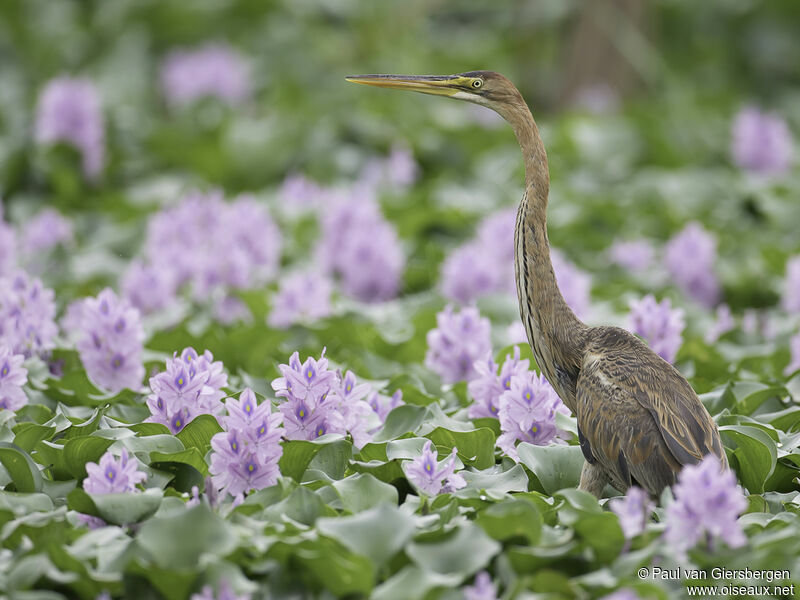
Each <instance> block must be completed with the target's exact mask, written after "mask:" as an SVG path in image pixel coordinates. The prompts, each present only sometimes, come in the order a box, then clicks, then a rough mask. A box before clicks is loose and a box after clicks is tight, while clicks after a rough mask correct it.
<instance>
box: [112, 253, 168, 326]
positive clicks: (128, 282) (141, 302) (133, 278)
mask: <svg viewBox="0 0 800 600" xmlns="http://www.w3.org/2000/svg"><path fill="white" fill-rule="evenodd" d="M120 285H121V287H122V293H123V295H124V296H125V299H126V300H128V302H130V303H131V304H133V306H135V307H136V308H138V309H139V310H140V311H141V313H142V314H145V315H147V314H150V313H153V312H156V311H159V310H163V309H165V308H167V307H169V306H171V305H172V304H173V303H174V302H175V292H176V289H175V279H174V275H173V273H172V272H171V271H170V270H169V269H168V268H165V267H164V266H160V265H159V264H158V263H155V264H149V263H145V262H144V261H142V260H134V261H133V262H131V263H130V265H129V266H128V269H127V271H125V274H124V275H123V277H122V281H121V284H120Z"/></svg>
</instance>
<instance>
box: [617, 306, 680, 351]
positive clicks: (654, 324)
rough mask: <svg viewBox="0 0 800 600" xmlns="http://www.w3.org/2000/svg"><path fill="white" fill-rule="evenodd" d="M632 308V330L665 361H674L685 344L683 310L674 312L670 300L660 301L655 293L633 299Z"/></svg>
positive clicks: (677, 309) (678, 309)
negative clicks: (639, 298)
mask: <svg viewBox="0 0 800 600" xmlns="http://www.w3.org/2000/svg"><path fill="white" fill-rule="evenodd" d="M630 307H631V312H630V330H631V331H632V332H633V333H635V334H637V335H640V336H642V337H643V338H644V339H645V340H646V341H647V343H648V344H649V346H650V348H652V350H653V352H655V353H656V354H658V355H659V356H660V357H661V358H663V359H664V360H666V361H667V362H670V363H671V362H672V361H674V360H675V356H676V355H677V354H678V349H679V348H680V347H681V344H682V343H683V337H682V333H683V329H684V327H685V326H686V322H685V321H684V318H683V310H682V309H680V308H676V309H673V308H672V302H671V301H670V299H669V298H664V299H663V300H662V301H661V302H656V299H655V297H654V296H653V295H652V294H648V295H647V296H645V297H644V298H642V299H641V300H632V301H631V303H630Z"/></svg>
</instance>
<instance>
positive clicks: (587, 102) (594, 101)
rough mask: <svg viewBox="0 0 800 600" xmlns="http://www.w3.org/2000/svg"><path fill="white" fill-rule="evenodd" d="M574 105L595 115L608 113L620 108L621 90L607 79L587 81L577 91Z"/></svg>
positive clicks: (573, 100) (573, 101)
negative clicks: (618, 90)
mask: <svg viewBox="0 0 800 600" xmlns="http://www.w3.org/2000/svg"><path fill="white" fill-rule="evenodd" d="M572 105H573V106H574V107H575V108H577V109H580V110H585V111H586V112H588V113H591V114H593V115H606V114H609V113H614V112H617V111H618V110H619V105H620V97H619V92H617V90H616V89H614V87H613V86H611V85H609V84H608V83H607V82H605V81H598V82H594V83H587V84H585V85H583V86H582V87H581V88H580V89H578V90H576V91H575V95H574V97H573V99H572Z"/></svg>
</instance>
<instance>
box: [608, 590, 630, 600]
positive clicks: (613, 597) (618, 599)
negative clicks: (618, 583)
mask: <svg viewBox="0 0 800 600" xmlns="http://www.w3.org/2000/svg"><path fill="white" fill-rule="evenodd" d="M600 600H640V597H639V594H637V593H636V592H634V591H633V590H629V589H622V590H617V591H616V592H614V593H613V594H608V595H606V596H603V597H602V598H600Z"/></svg>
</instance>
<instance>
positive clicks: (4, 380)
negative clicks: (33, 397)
mask: <svg viewBox="0 0 800 600" xmlns="http://www.w3.org/2000/svg"><path fill="white" fill-rule="evenodd" d="M24 360H25V357H24V356H22V355H21V354H13V353H12V352H11V350H9V349H8V347H7V346H5V345H3V344H2V343H0V410H3V409H5V410H11V411H15V410H18V409H20V408H22V407H23V406H25V405H26V404H27V403H28V397H27V396H26V395H25V392H24V391H23V389H22V386H23V385H25V383H26V382H27V381H28V370H27V369H26V368H25V367H23V366H22V363H23V361H24Z"/></svg>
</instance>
